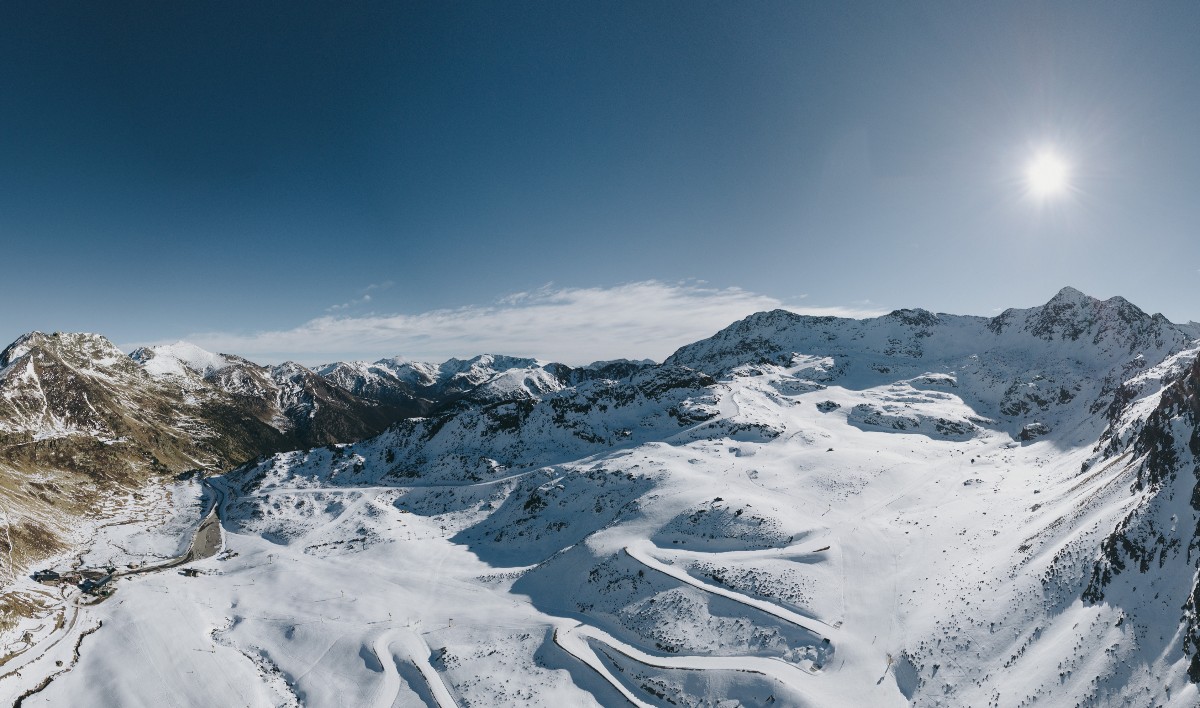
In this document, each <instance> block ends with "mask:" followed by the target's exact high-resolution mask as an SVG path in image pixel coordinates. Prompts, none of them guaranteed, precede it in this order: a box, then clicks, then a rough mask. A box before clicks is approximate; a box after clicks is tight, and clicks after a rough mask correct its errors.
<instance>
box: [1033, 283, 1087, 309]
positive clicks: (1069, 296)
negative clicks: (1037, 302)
mask: <svg viewBox="0 0 1200 708" xmlns="http://www.w3.org/2000/svg"><path fill="white" fill-rule="evenodd" d="M1084 302H1098V300H1097V299H1096V298H1094V297H1092V296H1091V295H1088V294H1087V293H1085V292H1083V291H1082V290H1077V289H1075V288H1073V287H1071V286H1070V285H1067V286H1065V287H1064V288H1062V289H1061V290H1059V291H1058V292H1057V293H1055V294H1054V297H1052V298H1050V301H1049V302H1047V303H1046V304H1047V305H1050V304H1054V303H1084Z"/></svg>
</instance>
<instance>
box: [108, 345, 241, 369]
mask: <svg viewBox="0 0 1200 708" xmlns="http://www.w3.org/2000/svg"><path fill="white" fill-rule="evenodd" d="M129 356H130V358H131V359H133V360H134V361H136V362H137V363H139V364H141V365H142V368H143V369H145V370H146V373H148V374H150V375H151V376H153V377H155V378H159V377H163V376H186V375H188V373H189V372H190V373H194V374H197V375H199V376H202V377H203V376H207V375H209V374H211V373H212V372H214V371H220V370H221V369H224V368H225V367H227V366H229V365H230V358H229V357H227V356H225V355H223V354H214V353H213V352H210V351H208V350H206V349H201V348H200V347H198V346H196V345H195V344H192V343H190V342H183V341H180V342H175V343H174V344H161V345H158V346H153V347H141V348H140V349H136V350H134V351H133V353H131V354H130V355H129Z"/></svg>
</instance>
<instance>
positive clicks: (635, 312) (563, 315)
mask: <svg viewBox="0 0 1200 708" xmlns="http://www.w3.org/2000/svg"><path fill="white" fill-rule="evenodd" d="M368 295H369V293H367V292H364V294H363V297H367V296H368ZM361 299H362V298H360V300H361ZM777 308H783V309H788V310H792V311H795V312H800V313H803V314H814V315H835V316H841V317H869V316H874V315H878V314H881V312H880V311H879V310H877V309H868V308H863V307H850V308H843V307H796V306H789V305H787V304H785V303H784V302H783V301H781V300H779V299H777V298H773V297H770V296H766V295H760V294H757V293H753V292H750V291H748V290H743V289H741V288H711V287H704V286H702V285H699V284H696V283H686V284H669V283H662V282H658V281H645V282H639V283H629V284H625V285H618V286H615V287H607V288H563V287H554V286H553V285H552V284H547V285H545V286H543V287H541V288H538V289H537V290H533V291H529V292H522V293H515V294H512V295H509V296H507V297H504V298H502V299H500V300H498V301H497V302H496V303H495V304H492V305H473V306H468V307H461V308H457V309H444V310H433V311H429V312H422V313H418V314H391V315H376V314H370V315H363V316H346V315H341V316H338V315H327V316H323V317H318V318H316V319H313V320H310V321H308V322H305V323H304V324H302V325H300V326H298V327H295V328H292V329H286V330H273V331H263V332H256V333H253V334H232V333H224V332H208V333H198V334H193V335H191V336H190V337H188V339H189V341H191V342H193V343H195V344H197V345H199V346H201V347H204V348H205V349H209V350H213V351H220V352H227V353H234V354H240V355H243V356H246V357H248V358H250V359H254V360H258V361H281V360H284V359H293V360H297V361H301V362H305V363H308V364H315V363H319V362H323V361H332V360H337V359H378V358H381V357H385V356H396V355H400V356H403V357H405V358H409V359H415V360H426V361H443V360H445V359H448V358H450V357H469V356H474V355H476V354H481V353H502V354H512V355H517V356H531V357H537V358H541V359H546V360H553V361H561V362H565V363H568V364H585V363H589V362H592V361H597V360H603V359H618V358H629V359H641V358H650V359H655V360H662V359H663V358H665V357H666V356H668V355H670V354H671V352H673V351H674V350H675V349H677V348H678V347H680V346H682V345H684V344H687V343H689V342H693V341H696V340H698V339H702V338H704V337H708V336H710V335H712V334H713V333H715V332H716V331H718V330H720V329H721V328H723V327H725V326H727V325H729V324H730V323H732V322H734V321H736V320H738V319H740V318H742V317H745V316H746V315H749V314H751V313H754V312H759V311H762V310H771V309H777Z"/></svg>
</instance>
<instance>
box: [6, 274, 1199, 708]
mask: <svg viewBox="0 0 1200 708" xmlns="http://www.w3.org/2000/svg"><path fill="white" fill-rule="evenodd" d="M1198 335H1200V331H1197V327H1196V326H1195V325H1194V324H1189V325H1177V324H1173V323H1171V322H1169V321H1167V320H1166V319H1165V318H1163V317H1162V316H1161V315H1151V314H1147V313H1145V312H1143V311H1141V310H1140V309H1138V308H1137V307H1135V306H1133V305H1132V304H1130V303H1128V302H1127V301H1125V300H1123V299H1121V298H1112V299H1110V300H1105V301H1100V300H1096V299H1094V298H1091V297H1088V296H1086V295H1084V294H1082V293H1080V292H1078V291H1076V290H1073V289H1070V288H1067V289H1064V290H1063V291H1061V292H1059V293H1058V294H1057V295H1056V296H1055V297H1054V298H1053V299H1051V300H1050V301H1049V302H1048V303H1046V304H1045V305H1043V306H1039V307H1034V308H1029V309H1023V310H1008V311H1006V312H1004V313H1002V314H1000V315H999V316H997V317H994V318H982V317H964V316H955V315H947V314H934V313H930V312H927V311H924V310H899V311H896V312H893V313H891V314H889V315H886V316H883V317H879V318H874V319H868V320H851V319H841V318H830V317H806V316H800V315H796V314H793V313H789V312H785V311H773V312H764V313H758V314H755V315H752V316H750V317H747V318H746V319H744V320H741V321H739V322H737V323H734V324H732V325H731V326H729V327H728V328H726V329H724V330H722V331H721V332H718V333H717V334H715V335H714V336H713V337H710V338H708V339H705V340H703V341H700V342H697V343H695V344H691V345H688V346H685V347H683V348H681V349H680V350H678V351H677V352H676V353H675V354H673V355H672V356H671V357H670V358H668V359H667V360H666V361H665V362H664V363H662V364H661V365H655V364H652V363H648V362H636V363H635V362H614V363H608V364H598V365H593V366H592V367H584V368H581V369H571V368H569V367H564V366H561V365H556V364H547V363H543V362H538V361H534V360H528V359H508V358H503V357H493V356H482V357H477V358H475V359H471V360H466V361H460V360H451V361H449V362H446V363H444V364H440V365H431V364H419V363H413V362H407V361H403V360H395V359H391V360H381V361H378V362H375V363H373V364H367V363H339V364H333V365H329V366H325V367H318V369H316V371H315V372H308V373H307V374H306V373H305V372H306V371H308V370H302V367H294V366H292V367H289V366H288V365H284V366H282V367H257V368H255V365H250V364H249V363H248V362H244V360H239V359H237V358H236V357H229V356H222V357H215V356H213V355H208V354H206V353H203V352H197V351H192V350H190V349H187V348H185V347H177V348H172V349H171V350H170V351H165V350H164V351H158V352H154V354H153V356H147V355H146V354H145V353H144V352H143V353H139V354H136V355H135V356H134V361H133V364H132V366H131V365H130V364H129V363H128V362H125V363H114V364H111V365H110V364H104V365H103V367H110V366H111V367H114V368H115V370H116V371H117V372H116V373H109V369H108V368H103V367H102V368H103V372H104V376H105V377H108V378H107V379H104V380H105V381H107V380H108V379H112V380H114V381H116V380H118V379H119V377H121V376H125V377H132V378H138V377H141V379H144V380H148V381H151V382H153V384H154V385H155V386H161V387H168V385H169V386H172V387H174V389H173V390H184V391H188V392H190V393H189V394H188V395H199V394H197V392H207V391H210V390H214V391H218V392H219V395H222V396H230V397H236V396H237V395H239V392H246V391H250V392H251V393H249V394H246V395H249V396H252V397H256V398H258V399H261V400H264V401H269V402H271V403H270V405H271V406H273V407H272V408H270V411H271V413H270V415H271V416H276V417H277V418H278V419H279V420H281V421H282V420H283V419H287V420H289V421H291V420H294V419H293V418H289V417H288V416H289V413H288V411H293V410H301V411H302V410H305V409H304V407H303V402H302V397H301V396H299V395H298V394H297V395H293V394H291V393H288V394H284V393H281V392H283V391H290V392H302V391H318V390H324V389H320V385H319V384H315V383H313V381H312V379H311V378H310V377H309V374H311V375H312V376H315V377H316V378H317V379H319V380H320V381H323V382H324V385H326V386H330V387H331V388H334V389H336V390H337V391H340V392H342V393H344V394H345V395H347V396H353V397H355V399H357V400H369V401H373V402H375V403H376V405H384V404H385V403H386V404H387V405H391V406H394V407H395V409H396V410H399V409H404V410H406V411H408V412H414V411H415V412H421V413H423V414H425V415H424V416H423V417H417V418H405V419H402V420H400V421H399V422H398V423H396V424H394V425H392V426H391V427H389V428H388V429H386V430H384V431H383V432H382V433H381V434H379V435H376V436H374V437H370V438H368V439H364V440H362V441H360V442H356V443H353V444H348V445H325V446H321V447H309V448H307V449H300V450H296V451H287V452H285V451H281V452H277V453H275V454H272V455H269V456H266V457H262V458H259V459H256V460H253V461H251V462H249V463H247V464H245V465H241V466H239V467H238V468H236V469H233V470H231V471H229V472H227V473H226V474H223V475H220V476H217V477H212V478H210V479H208V480H207V482H206V486H205V487H204V488H203V489H202V488H201V486H200V483H199V482H198V481H195V480H193V481H180V482H177V483H175V485H174V486H173V487H171V488H170V491H171V495H172V496H171V498H172V499H173V500H174V501H173V502H172V503H171V504H169V505H168V508H170V509H172V510H173V513H172V514H169V515H168V516H167V517H166V518H163V519H161V520H156V521H153V522H151V521H149V520H146V519H141V520H139V519H130V520H129V521H130V524H129V526H130V527H132V528H136V529H138V530H139V532H140V535H138V536H136V538H137V539H142V540H133V537H131V536H130V535H129V533H130V532H129V531H127V530H125V527H105V528H104V529H100V530H98V531H97V535H96V537H95V538H94V540H93V542H92V544H91V548H90V550H88V552H87V553H86V554H85V556H84V557H83V558H82V563H83V565H85V566H100V567H103V566H112V567H119V566H121V565H123V564H128V563H130V562H144V560H143V559H144V558H146V557H147V556H155V555H157V556H161V557H167V556H170V555H174V554H177V553H180V552H181V550H180V546H179V544H180V542H181V541H180V539H184V540H183V543H185V544H186V539H187V533H186V531H187V529H188V524H189V523H190V524H192V528H194V527H195V525H196V524H197V523H199V520H198V510H199V503H200V500H201V498H204V499H208V500H210V501H211V502H214V503H215V504H216V506H217V508H218V512H219V516H220V519H221V522H222V525H223V527H224V531H225V537H224V552H223V553H221V554H219V555H216V556H214V557H211V558H207V559H205V560H200V561H197V562H195V563H193V564H192V566H191V568H193V569H194V570H195V571H196V573H198V575H196V577H186V576H182V575H174V574H171V573H165V572H160V573H146V574H143V575H128V576H126V577H123V578H120V579H119V580H116V581H113V584H114V587H115V593H114V595H113V597H112V598H111V599H108V600H106V601H104V602H102V603H100V604H95V605H87V606H80V605H79V604H78V603H75V604H71V603H67V604H58V605H56V604H54V603H53V602H50V601H48V600H39V601H38V602H39V603H41V604H37V607H38V608H41V609H36V611H31V612H29V613H27V614H29V615H32V616H36V615H37V614H38V613H39V612H41V613H43V614H44V617H43V619H41V620H36V619H34V620H25V621H20V622H14V623H13V628H12V629H11V630H10V631H9V634H10V635H14V636H15V634H19V633H20V632H25V631H28V632H29V635H27V636H26V637H25V641H24V644H21V646H20V647H16V645H15V644H14V645H10V652H11V651H16V655H15V657H14V658H12V659H10V661H11V662H12V664H13V665H14V666H15V667H16V668H19V669H20V672H19V674H15V673H12V672H11V671H10V673H9V674H8V676H0V691H7V692H8V693H6V694H5V695H12V696H13V697H14V698H15V697H18V696H22V695H23V696H24V699H23V700H24V703H23V705H58V704H63V703H69V702H80V701H82V702H87V700H86V699H88V698H90V699H91V700H92V702H94V703H99V704H103V705H135V704H142V705H150V704H155V705H158V704H163V701H164V697H165V698H168V699H169V700H168V701H167V702H170V701H176V702H179V703H182V704H200V703H204V704H212V703H218V704H238V705H314V706H320V705H356V706H357V705H361V706H368V705H380V706H392V705H437V706H442V707H445V706H449V705H463V706H466V705H477V706H482V705H487V706H493V705H522V706H525V705H545V706H562V705H625V704H633V705H639V706H646V705H649V706H669V705H689V706H716V705H721V706H734V705H746V706H752V705H753V706H758V705H780V706H806V705H819V706H828V705H839V706H840V705H847V706H851V705H853V706H858V705H871V706H888V705H905V704H911V705H919V706H963V705H977V706H984V705H987V706H1027V705H1033V704H1045V705H1068V706H1071V705H1139V706H1141V705H1164V706H1166V705H1169V706H1195V705H1197V704H1200V694H1198V692H1197V689H1196V683H1195V682H1196V681H1198V680H1200V668H1198V667H1200V658H1198V657H1200V619H1198V618H1200V611H1198V610H1197V605H1198V604H1200V575H1198V574H1197V570H1198V567H1200V482H1198V481H1197V480H1198V479H1200V464H1198V463H1197V459H1198V458H1200V418H1198V416H1200V363H1198V361H1197V353H1198V352H1200V341H1198V340H1197V337H1198ZM14 346H17V345H14ZM87 346H89V347H92V349H89V350H88V352H89V353H87V354H86V355H81V356H82V359H81V360H80V363H79V364H78V365H77V366H76V367H75V371H76V372H77V373H75V374H73V375H75V376H77V377H78V376H85V375H86V376H92V374H90V373H87V372H88V371H91V369H88V368H87V367H89V366H99V365H98V364H88V363H87V362H95V361H107V360H108V359H112V358H113V357H114V356H115V355H114V354H113V353H112V351H110V350H109V349H107V348H106V347H104V346H103V345H101V344H98V343H94V344H91V345H87ZM80 348H81V350H82V349H83V348H84V345H82V344H81V345H80ZM118 354H119V352H118ZM5 357H6V358H4V359H0V365H3V366H4V367H5V368H4V369H3V370H0V371H2V372H3V373H2V375H3V376H5V377H8V376H10V375H12V376H16V375H17V374H11V373H10V372H11V371H18V370H19V369H20V366H17V367H14V366H12V365H10V364H9V363H8V361H9V358H10V357H7V354H6V355H5ZM17 358H19V357H17ZM14 361H15V359H14ZM114 361H115V359H114ZM156 361H157V363H155V362H156ZM20 370H23V369H20ZM222 372H226V373H224V374H223V373H222ZM235 372H240V373H235ZM22 375H26V374H22ZM41 378H43V377H42V376H41V375H39V379H38V380H39V381H40V380H41ZM5 380H7V378H6V379H5ZM124 380H125V379H120V381H124ZM88 381H89V382H90V381H91V379H89V380H88ZM6 385H7V384H6ZM13 385H14V386H15V385H16V384H13ZM88 385H89V386H91V385H92V384H91V383H89V384H88ZM106 385H107V384H106ZM114 386H115V387H116V389H120V390H125V389H124V388H123V387H122V386H116V385H115V384H114ZM306 386H307V387H308V388H306ZM69 388H70V390H76V388H74V387H69ZM5 390H7V389H5ZM14 390H15V389H14ZM21 390H24V391H32V390H34V389H33V385H32V384H26V385H25V387H24V388H23V389H21ZM87 390H89V391H90V389H87ZM106 390H107V389H106ZM204 395H209V394H207V393H205V394H204ZM212 395H218V394H212ZM93 398H96V399H98V400H106V399H104V398H103V396H101V395H99V394H91V393H89V397H88V398H87V400H88V401H89V402H90V401H92V400H93ZM5 400H7V399H5ZM36 400H37V398H36V396H35V395H34V394H32V393H31V394H28V395H25V396H23V397H22V398H21V401H22V403H21V408H20V412H19V413H13V414H11V415H12V417H13V419H14V420H15V419H17V418H19V417H20V416H25V417H24V418H21V420H24V421H33V420H43V421H44V420H59V419H58V418H53V419H51V418H45V416H43V417H42V418H37V415H39V414H38V411H39V410H40V409H39V408H38V406H37V405H36V404H35V402H36ZM320 400H322V401H324V400H326V399H320ZM114 405H115V404H114ZM120 405H121V406H129V407H131V408H132V409H134V410H142V409H143V408H144V407H145V404H144V403H142V402H139V401H135V400H132V399H121V400H120ZM322 405H332V404H326V403H323V404H322ZM405 406H408V408H404V407H405ZM86 408H87V406H82V408H81V407H80V405H76V406H75V409H79V410H84V409H86ZM72 410H74V409H72ZM5 415H6V416H7V415H9V414H7V413H5ZM89 415H90V414H85V413H82V412H81V413H75V414H72V417H70V425H71V426H74V427H73V428H71V429H72V430H74V429H80V430H100V427H97V426H98V425H99V423H96V420H93V418H91V417H89ZM139 415H140V414H139ZM264 415H265V414H264ZM60 417H61V416H60ZM8 419H9V418H8V417H6V418H5V420H8ZM97 420H100V421H101V422H103V421H104V420H106V418H105V417H104V416H101V417H100V418H99V419H97ZM256 420H260V421H261V420H263V419H262V418H261V417H259V418H256ZM271 420H276V418H271ZM267 422H270V421H267ZM25 424H26V423H22V425H25ZM28 425H33V424H32V423H28ZM39 425H40V424H39ZM54 425H59V423H54ZM66 425H67V423H62V426H66ZM104 425H110V426H111V424H110V423H104ZM88 426H92V427H88ZM39 429H40V428H39ZM47 429H57V428H54V427H53V426H50V427H49V428H47ZM62 429H64V430H65V429H66V427H63V428H62ZM23 434H25V435H28V436H30V437H32V436H33V435H34V433H31V432H28V431H27V432H25V433H23ZM98 434H99V433H97V435H98ZM104 434H105V435H107V434H109V432H108V431H107V429H105V432H104ZM147 484H149V483H147ZM10 545H11V544H10ZM68 560H69V559H66V558H64V559H63V562H62V563H61V564H60V566H59V567H60V569H62V568H66V567H67V566H69V565H70V563H69V562H68ZM13 587H14V588H15V590H14V592H24V593H25V595H23V596H21V597H33V593H34V592H36V587H38V586H33V585H32V584H31V581H24V580H18V581H14V583H13ZM72 593H75V591H72ZM15 596H18V595H14V597H15ZM67 597H68V598H74V597H77V593H75V594H71V593H68V595H67ZM31 602H32V601H31ZM55 613H60V614H59V615H58V616H59V617H60V619H59V620H58V621H54V620H53V618H54V617H55V616H56V615H55ZM39 621H40V622H41V624H40V625H38V624H37V623H38V622H39ZM101 622H102V624H101ZM131 636H136V637H137V640H136V646H137V651H139V652H144V654H145V656H146V657H147V658H150V659H151V665H152V666H153V667H154V672H155V676H154V680H152V681H147V680H145V678H146V677H145V669H144V668H142V667H144V666H145V665H146V664H145V663H143V662H135V661H130V660H128V659H127V658H125V657H126V656H127V652H128V651H129V646H130V639H129V638H130V637H131ZM14 647H15V648H14ZM56 661H61V662H63V665H62V666H61V667H60V666H57V665H56V664H55V663H54V662H56ZM0 668H4V667H0ZM217 676H219V677H221V680H220V681H219V682H215V681H214V680H213V677H217ZM46 677H50V679H51V680H49V682H45V681H44V680H45V679H46Z"/></svg>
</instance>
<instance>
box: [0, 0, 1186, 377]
mask: <svg viewBox="0 0 1200 708" xmlns="http://www.w3.org/2000/svg"><path fill="white" fill-rule="evenodd" d="M25 5H26V6H24V7H22V6H19V5H17V4H15V3H10V4H6V5H4V6H3V7H0V101H2V103H0V252H2V253H3V258H4V261H5V263H6V265H7V267H6V268H5V269H4V271H3V273H4V276H3V278H0V298H2V301H3V303H4V305H3V308H2V309H0V339H5V340H8V339H12V338H15V337H16V336H18V335H19V334H20V333H22V332H24V331H28V330H32V329H42V330H56V329H60V330H87V331H98V332H101V333H104V334H106V335H108V336H109V337H110V338H112V339H114V340H115V341H117V342H118V343H120V344H124V345H133V344H140V343H148V342H158V341H171V340H175V339H180V338H187V339H192V340H194V341H197V342H198V343H201V344H202V345H205V346H210V347H214V348H219V349H224V350H226V351H234V352H238V353H244V354H246V355H248V356H251V357H252V358H258V359H260V360H277V359H282V358H295V359H298V360H301V361H306V362H310V363H315V362H317V361H321V360H325V359H331V358H338V357H343V356H366V357H372V356H385V355H388V356H390V355H396V354H403V355H407V356H413V357H418V358H429V357H432V358H437V357H442V356H443V355H449V354H450V353H454V354H459V355H469V354H472V353H476V352H478V351H485V350H489V349H493V348H494V347H499V346H502V347H505V349H506V351H507V352H508V353H513V354H527V355H536V356H542V357H544V358H558V359H572V360H575V361H576V362H578V361H583V360H587V359H590V358H609V357H612V356H621V355H623V356H629V357H642V356H653V357H659V356H662V355H663V354H664V353H665V352H669V351H670V350H671V349H673V348H674V347H675V346H678V345H680V344H683V343H685V342H687V341H689V339H694V338H696V337H699V336H703V335H704V334H707V333H709V332H712V331H715V330H716V329H718V328H720V327H721V326H724V325H725V324H727V323H728V322H729V321H731V320H732V319H734V318H736V317H739V316H741V315H743V314H747V313H748V312H749V311H751V310H752V309H761V308H762V307H768V306H786V307H791V308H793V309H798V310H811V311H818V312H841V313H846V314H867V313H871V312H875V311H881V310H888V309H892V308H895V307H911V306H921V307H926V308H928V309H931V310H935V311H947V312H956V313H962V314H982V315H988V314H992V313H993V312H994V311H996V309H997V308H1003V307H1009V306H1030V305H1034V304H1038V303H1040V302H1044V301H1045V300H1047V299H1048V298H1049V297H1050V296H1052V295H1053V294H1054V292H1056V291H1057V290H1058V288H1059V287H1061V286H1063V285H1068V284H1069V285H1073V286H1075V287H1078V288H1080V289H1082V290H1084V291H1085V292H1088V293H1090V294H1093V295H1096V296H1100V297H1108V296H1112V295H1117V294H1120V295H1124V296H1125V297H1127V298H1129V299H1130V300H1132V301H1133V302H1135V303H1136V304H1139V305H1140V306H1142V307H1143V308H1145V309H1147V310H1150V311H1161V312H1163V313H1164V314H1166V315H1167V316H1168V317H1170V318H1172V319H1174V320H1177V321H1186V320H1189V319H1200V307H1198V306H1197V305H1196V298H1195V297H1194V292H1195V290H1196V286H1197V283H1198V279H1200V272H1198V269H1200V245H1198V244H1200V241H1198V240H1197V239H1196V238H1195V234H1194V231H1195V228H1196V223H1197V221H1198V219H1197V216H1198V211H1200V207H1198V206H1197V204H1198V203H1200V202H1197V200H1196V198H1195V196H1194V189H1195V185H1196V184H1200V132H1198V131H1196V130H1195V120H1196V116H1197V115H1200V82H1197V81H1196V80H1195V77H1196V74H1197V71H1198V70H1200V43H1197V42H1195V41H1194V38H1195V37H1196V36H1198V33H1200V5H1196V4H1195V3H1123V4H1117V3H1111V4H1110V3H1093V2H1078V3H1071V2H1057V3H1019V2H1013V3H956V2H949V3H917V2H911V3H891V2H888V3H863V2H856V3H807V2H787V3H755V2H740V3H732V2H721V3H704V2H680V3H670V2H631V3H624V2H604V3H584V2H573V3H549V2H516V3H512V2H506V3H441V2H438V3H433V2H430V3H394V2H385V3H372V2H358V3H342V2H336V3H335V2H330V3H311V2H289V3H270V2H258V3H245V4H238V3H228V2H219V3H218V2H211V3H209V2H189V3H161V2H145V3H128V2H117V3H104V4H98V3H95V4H83V3H76V2H59V3H56V2H47V3H27V4H25ZM1048 147H1049V148H1052V149H1054V150H1055V151H1056V152H1058V153H1059V154H1060V155H1061V156H1062V157H1063V159H1064V160H1065V161H1066V162H1067V163H1068V164H1069V165H1070V167H1071V170H1070V188H1069V190H1068V191H1067V193H1066V194H1064V195H1061V196H1059V197H1057V198H1054V199H1043V200H1039V199H1034V198H1031V197H1030V195H1029V194H1028V193H1027V188H1026V184H1025V179H1024V175H1025V170H1026V166H1027V165H1028V164H1029V162H1030V161H1031V160H1032V159H1033V157H1034V156H1035V154H1036V153H1037V152H1039V151H1040V150H1043V149H1046V148H1048ZM631 294H634V295H636V296H637V297H639V298H641V300H634V301H631V300H630V296H631ZM647 298H649V299H651V300H653V302H652V303H649V305H652V306H649V305H648V304H647V302H648V301H647ZM639 305H640V306H639ZM602 312H603V313H604V314H603V315H601V314H600V313H602ZM450 321H453V322H455V323H457V324H456V325H455V327H449V326H448V324H447V323H448V322H450ZM383 323H387V325H386V326H384V324H383ZM416 323H422V324H421V326H417V324H416ZM372 328H374V329H372ZM448 330H452V331H453V334H452V335H445V334H443V332H445V331H448ZM564 331H570V332H583V331H592V332H594V333H595V334H594V341H593V340H587V339H586V338H585V339H584V340H580V339H579V337H574V338H571V339H569V340H567V339H564V338H563V337H562V336H560V335H561V333H562V332H564ZM497 334H499V335H502V336H497ZM571 342H575V343H576V344H575V345H574V346H571ZM581 342H582V344H581ZM593 350H594V352H595V356H589V352H590V351H593Z"/></svg>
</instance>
